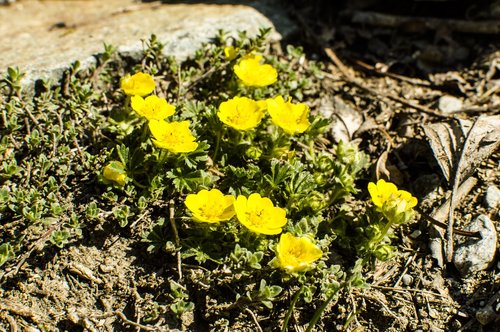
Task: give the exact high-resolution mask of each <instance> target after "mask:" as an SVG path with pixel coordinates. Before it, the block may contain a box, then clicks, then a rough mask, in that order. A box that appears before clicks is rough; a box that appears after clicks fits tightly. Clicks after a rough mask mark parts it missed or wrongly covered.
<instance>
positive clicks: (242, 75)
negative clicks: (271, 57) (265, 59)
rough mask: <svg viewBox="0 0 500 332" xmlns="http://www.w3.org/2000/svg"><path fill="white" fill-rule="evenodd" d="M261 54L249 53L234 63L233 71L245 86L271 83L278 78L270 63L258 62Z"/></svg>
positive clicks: (260, 85)
mask: <svg viewBox="0 0 500 332" xmlns="http://www.w3.org/2000/svg"><path fill="white" fill-rule="evenodd" d="M261 60H262V56H260V55H255V54H249V55H247V56H245V57H244V58H243V59H241V60H240V62H239V63H238V64H236V65H234V68H233V69H234V73H235V74H236V76H238V78H239V79H240V80H241V81H243V84H245V85H247V86H256V87H262V86H267V85H271V84H273V83H274V82H276V81H277V79H278V72H277V71H276V69H274V68H273V67H272V66H271V65H263V64H261V63H260V61H261Z"/></svg>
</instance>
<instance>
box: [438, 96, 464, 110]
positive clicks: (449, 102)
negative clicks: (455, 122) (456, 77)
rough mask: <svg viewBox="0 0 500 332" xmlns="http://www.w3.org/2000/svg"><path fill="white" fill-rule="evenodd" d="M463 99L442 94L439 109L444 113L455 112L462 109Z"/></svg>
mask: <svg viewBox="0 0 500 332" xmlns="http://www.w3.org/2000/svg"><path fill="white" fill-rule="evenodd" d="M462 106H463V102H462V100H460V99H458V98H456V97H453V96H448V95H445V96H442V97H441V98H439V109H440V110H441V111H442V112H444V113H454V112H457V111H459V110H461V109H462Z"/></svg>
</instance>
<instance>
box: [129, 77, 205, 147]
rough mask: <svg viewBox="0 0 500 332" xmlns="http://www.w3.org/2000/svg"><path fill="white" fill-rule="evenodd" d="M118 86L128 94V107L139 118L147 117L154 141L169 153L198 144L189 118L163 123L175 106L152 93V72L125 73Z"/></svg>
mask: <svg viewBox="0 0 500 332" xmlns="http://www.w3.org/2000/svg"><path fill="white" fill-rule="evenodd" d="M121 88H122V90H123V92H125V93H126V94H127V95H131V96H132V97H131V100H130V106H131V107H132V109H133V110H134V111H135V112H136V113H137V114H138V115H140V116H141V117H144V118H146V119H147V120H148V121H149V123H148V127H149V129H150V131H151V134H152V135H153V137H154V139H153V143H154V144H155V145H156V146H157V147H159V148H162V149H166V150H168V151H170V152H172V153H185V152H192V151H194V150H196V148H197V147H198V143H196V142H195V139H196V138H195V137H194V136H193V134H192V133H191V130H190V129H189V125H190V123H189V121H182V122H176V121H174V122H166V121H165V119H166V118H167V117H169V116H171V115H173V114H174V113H175V106H173V105H170V104H169V103H167V101H166V100H165V98H160V97H158V96H156V95H150V96H148V97H146V98H143V97H144V96H146V95H149V94H151V93H152V92H153V91H154V89H155V82H154V79H153V77H152V76H151V75H149V74H145V73H141V72H139V73H136V74H134V75H132V76H130V75H127V76H125V77H124V78H123V79H122V80H121Z"/></svg>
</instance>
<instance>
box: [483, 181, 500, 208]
mask: <svg viewBox="0 0 500 332" xmlns="http://www.w3.org/2000/svg"><path fill="white" fill-rule="evenodd" d="M484 202H485V203H486V207H488V208H490V209H494V208H496V207H498V206H499V205H500V189H498V187H497V186H495V185H491V186H489V187H488V189H486V195H485V197H484Z"/></svg>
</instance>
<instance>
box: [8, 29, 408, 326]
mask: <svg viewBox="0 0 500 332" xmlns="http://www.w3.org/2000/svg"><path fill="white" fill-rule="evenodd" d="M268 33H269V30H268V29H263V30H261V32H260V34H259V35H258V36H256V37H255V38H247V36H246V35H245V33H241V34H240V35H239V36H238V38H233V37H228V36H226V35H225V34H224V33H223V32H221V33H220V34H219V36H217V38H215V39H214V40H213V41H212V42H211V43H208V44H206V45H204V46H203V47H202V48H201V49H200V50H199V51H198V52H196V54H195V55H194V57H193V58H190V59H188V60H186V61H185V62H183V63H177V62H176V61H175V60H174V59H172V58H170V57H167V56H165V55H163V53H162V49H163V46H162V45H161V43H159V42H158V40H157V38H156V37H155V36H152V37H151V38H150V39H149V40H148V41H147V42H145V46H146V49H145V52H144V55H143V58H142V59H141V61H139V62H137V63H136V64H133V65H128V64H125V63H124V62H123V60H120V59H118V58H117V56H115V55H113V54H112V51H113V48H112V47H110V46H106V50H105V56H103V58H102V59H101V60H102V61H101V62H100V63H99V67H98V68H92V69H90V70H89V73H95V72H98V74H97V78H96V76H94V75H92V74H90V75H87V76H85V75H84V74H83V72H81V71H79V70H78V64H75V65H74V66H73V67H72V68H71V70H70V71H69V72H68V74H67V75H66V76H65V81H64V82H63V84H62V87H55V88H54V87H51V85H50V84H49V83H48V82H46V83H45V84H44V85H43V86H44V87H43V89H42V90H41V91H40V92H39V93H38V95H37V96H35V97H34V99H33V100H34V103H33V105H31V106H27V105H26V102H25V101H24V100H23V97H22V96H21V95H20V94H19V90H20V89H19V88H18V85H19V84H18V83H17V82H18V80H17V78H18V77H20V75H21V74H19V73H18V72H16V71H9V74H8V77H7V78H6V79H5V87H6V92H5V93H6V95H7V96H8V97H7V99H6V101H5V103H4V104H3V106H2V112H3V113H2V114H3V118H4V124H3V126H2V137H3V138H2V142H1V148H0V152H1V153H2V155H3V156H4V157H3V159H2V167H1V168H0V178H1V179H2V187H1V188H0V213H5V214H6V215H7V217H8V220H12V222H11V223H12V225H10V226H9V224H8V223H5V225H4V227H5V229H8V228H9V227H12V228H13V229H15V230H16V231H15V232H10V233H9V232H4V233H3V234H2V235H1V238H0V240H1V243H2V244H1V245H0V266H1V265H2V264H5V263H6V262H7V261H8V260H9V259H12V258H14V256H15V255H16V254H17V253H18V252H20V251H22V250H26V246H27V244H26V243H28V242H27V239H29V240H33V239H36V238H40V237H41V236H42V234H45V233H44V232H47V230H49V235H48V236H47V240H48V241H45V243H46V244H47V245H48V244H49V243H51V244H53V245H55V246H56V247H59V248H61V247H63V246H64V245H68V243H71V242H72V241H75V240H77V239H78V238H79V237H81V236H82V234H83V233H82V227H84V225H85V224H90V223H91V222H101V223H102V222H103V221H104V219H105V220H106V221H108V222H109V221H114V222H116V224H117V225H119V226H120V227H122V228H130V229H132V230H133V229H141V230H142V234H141V237H142V239H143V241H144V242H145V243H147V245H148V247H147V251H148V252H149V253H150V254H151V255H157V256H158V257H159V258H161V260H160V261H159V262H161V264H164V265H165V266H166V269H165V274H166V275H167V276H168V280H169V289H166V290H165V293H166V294H168V295H167V296H165V297H162V299H163V300H162V301H163V303H158V305H155V306H154V310H153V309H152V310H153V311H154V314H153V313H152V314H151V315H149V316H148V317H147V322H153V321H154V320H155V317H159V316H160V315H162V314H169V313H170V314H175V315H177V316H179V317H181V316H182V315H183V314H185V313H186V312H190V311H193V310H196V311H197V312H199V313H201V314H202V315H201V316H202V317H204V319H205V320H206V323H207V324H208V325H210V326H212V327H213V328H215V327H216V326H219V325H220V324H226V323H227V324H231V323H230V322H231V320H233V319H236V317H237V316H238V314H239V313H240V311H241V310H240V309H245V308H246V309H248V310H254V311H256V312H257V314H261V315H271V316H273V317H277V318H278V319H276V320H274V322H269V324H268V325H269V326H270V327H272V328H276V327H281V329H282V331H285V330H287V328H288V323H289V320H290V317H291V316H292V315H293V312H294V311H295V310H299V311H300V316H301V317H302V321H303V322H309V323H308V328H307V329H308V331H310V330H312V329H313V328H314V326H315V325H316V324H317V323H318V322H319V321H320V319H321V316H322V314H323V311H324V310H325V309H326V308H327V307H328V305H329V304H330V303H331V301H332V300H334V299H336V298H338V297H339V296H341V295H342V294H343V292H344V291H349V289H350V288H352V287H362V286H364V285H365V280H364V278H363V271H364V270H365V269H368V268H370V267H371V266H372V264H373V263H374V261H375V260H376V259H378V260H387V259H389V258H391V257H392V256H393V255H394V254H395V252H396V248H395V247H394V246H393V245H391V237H392V236H393V235H392V231H391V229H392V227H393V226H394V225H398V224H402V223H405V222H408V221H409V220H410V219H411V218H412V213H413V210H412V209H413V207H415V205H416V199H415V198H413V197H412V196H411V194H409V193H408V192H405V191H402V190H398V189H397V188H396V187H395V186H394V185H393V184H391V183H387V182H385V181H383V180H380V181H378V182H377V183H370V184H369V185H368V191H369V193H370V195H371V199H372V202H373V205H374V206H370V205H369V204H367V202H366V190H365V189H366V188H364V187H362V188H359V187H358V184H359V183H364V182H366V181H360V179H363V177H365V176H366V174H365V170H366V168H367V166H368V164H369V160H368V157H367V156H366V155H365V154H364V153H363V152H361V151H359V149H358V148H357V146H355V145H353V144H351V143H347V142H340V143H338V144H333V143H332V142H330V141H329V139H328V125H329V119H325V118H322V117H321V116H320V115H319V114H318V112H317V110H316V109H315V108H314V105H317V103H315V102H314V101H315V100H316V99H317V98H319V97H320V90H321V89H320V84H321V79H322V71H321V64H319V63H315V62H313V61H309V60H307V61H306V58H305V55H304V54H303V52H302V50H301V49H300V48H294V47H288V48H287V49H288V51H289V52H288V54H286V55H282V56H275V55H270V54H269V53H267V52H265V40H266V37H267V35H268ZM121 61H122V62H121ZM89 73H87V74H89ZM85 77H90V78H88V79H87V78H85ZM118 82H119V83H118ZM61 95H64V96H65V98H61V97H60V96H61ZM30 108H32V109H33V114H31V115H30V113H28V114H26V112H25V110H30ZM28 112H29V111H28ZM43 112H45V113H46V114H43ZM51 114H52V115H53V116H50V115H51ZM35 115H36V116H35ZM31 117H33V118H32V119H31ZM19 119H22V120H19ZM30 119H31V121H32V122H33V124H34V128H31V127H30V123H31V122H30ZM23 120H24V124H23ZM79 142H80V143H79ZM83 143H84V144H83ZM35 149H37V153H36V156H37V157H36V158H33V157H34V155H35V153H34V150H35ZM32 170H36V172H33V171H32ZM89 174H91V176H89ZM81 181H88V182H90V183H89V184H90V186H89V187H92V184H95V183H96V182H98V183H99V184H100V186H97V187H95V186H94V187H92V190H89V189H87V191H86V192H81V193H79V192H78V191H74V190H73V189H72V188H74V187H77V188H81V186H80V182H81ZM19 183H22V184H21V185H19ZM77 196H78V197H77ZM82 197H86V198H85V199H84V200H83V202H82V201H80V199H81V198H82ZM76 201H78V202H77V203H76V204H71V203H72V202H73V203H75V202H76ZM354 211H355V212H354ZM6 220H7V219H6ZM21 220H22V221H21ZM44 221H46V222H44ZM139 226H140V227H139ZM19 232H20V233H22V234H23V236H24V237H25V239H22V236H21V237H19V236H16V235H14V233H19ZM133 236H134V235H133ZM145 250H146V248H145ZM0 277H1V276H0ZM199 292H203V294H204V299H203V301H199V300H198V299H199V297H200V295H199V294H197V293H199ZM159 301H160V300H159ZM297 303H301V305H300V309H298V306H297ZM153 311H152V312H153ZM222 318H223V319H224V322H223V321H222V320H221V319H222Z"/></svg>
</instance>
